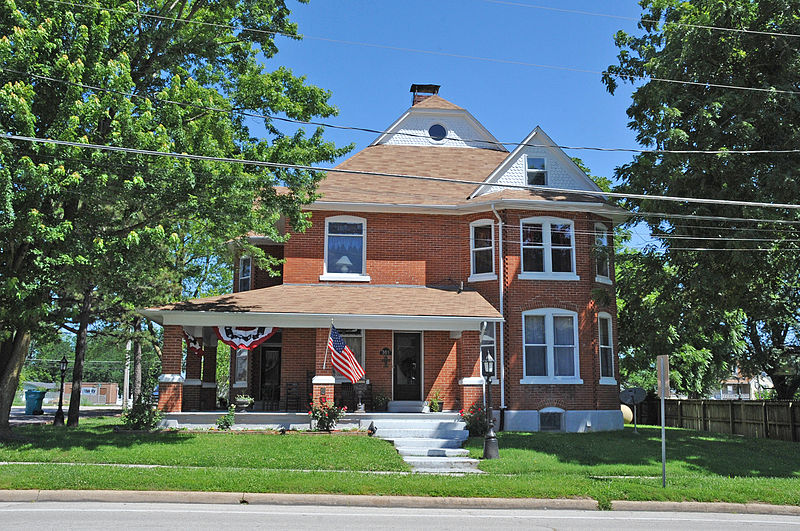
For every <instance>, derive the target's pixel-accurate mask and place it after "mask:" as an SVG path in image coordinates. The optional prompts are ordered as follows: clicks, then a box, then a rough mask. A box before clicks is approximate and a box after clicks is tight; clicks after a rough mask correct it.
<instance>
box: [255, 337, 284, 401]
mask: <svg viewBox="0 0 800 531" xmlns="http://www.w3.org/2000/svg"><path fill="white" fill-rule="evenodd" d="M259 391H260V393H259V395H260V396H259V400H263V401H264V409H265V410H267V411H277V410H278V409H280V401H281V348H280V347H271V346H263V347H261V389H260V390H259Z"/></svg>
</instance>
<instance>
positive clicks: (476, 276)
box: [467, 219, 497, 282]
mask: <svg viewBox="0 0 800 531" xmlns="http://www.w3.org/2000/svg"><path fill="white" fill-rule="evenodd" d="M487 225H488V226H489V227H490V229H491V232H492V270H491V272H489V273H475V251H476V249H475V232H474V229H475V227H485V226H487ZM480 249H481V250H485V249H486V248H485V247H481V248H480ZM494 249H495V243H494V221H493V220H491V219H478V220H475V221H473V222H472V223H470V224H469V271H470V275H469V278H468V279H467V282H482V281H485V280H497V273H495V268H494V261H495V251H494Z"/></svg>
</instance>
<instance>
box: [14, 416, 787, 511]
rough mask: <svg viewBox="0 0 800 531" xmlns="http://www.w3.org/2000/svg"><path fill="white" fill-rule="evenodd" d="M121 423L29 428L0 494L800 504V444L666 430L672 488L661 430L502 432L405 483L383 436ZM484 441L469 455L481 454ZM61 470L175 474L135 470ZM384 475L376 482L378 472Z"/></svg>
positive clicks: (84, 422)
mask: <svg viewBox="0 0 800 531" xmlns="http://www.w3.org/2000/svg"><path fill="white" fill-rule="evenodd" d="M118 422H119V421H118V419H87V420H82V421H81V426H80V427H79V428H78V429H75V430H73V429H63V428H59V429H56V428H54V427H52V426H28V427H25V428H19V429H17V430H16V432H17V433H18V434H20V435H23V436H24V437H27V438H28V441H27V442H25V441H23V442H10V443H0V461H11V462H36V463H41V464H35V465H22V464H6V465H2V466H0V489H119V490H198V491H227V492H289V493H340V494H375V495H418V496H463V497H479V496H480V497H484V496H485V497H538V498H560V497H582V498H593V499H596V500H598V502H599V503H600V506H601V507H605V508H607V507H609V505H610V502H611V501H612V500H673V501H682V500H695V501H725V502H739V503H744V502H764V503H774V504H789V505H800V451H798V450H800V446H798V444H797V443H787V442H780V441H770V440H763V439H745V438H740V437H726V436H724V435H718V434H710V433H705V432H695V431H689V430H680V429H669V430H668V431H667V488H666V489H663V488H662V487H661V443H660V430H659V429H658V428H654V427H640V428H639V431H640V434H639V435H636V434H634V433H633V430H632V429H631V428H626V429H625V430H624V431H622V432H604V433H586V434H553V433H531V434H522V433H507V432H506V433H500V434H499V440H500V456H501V458H500V459H498V460H494V461H485V462H483V463H481V469H483V470H484V471H485V472H486V474H481V475H473V476H464V477H451V476H432V475H425V474H411V475H408V474H402V473H401V472H403V471H407V470H408V467H407V465H406V464H405V463H403V461H402V460H401V459H400V457H399V456H398V455H397V453H396V452H395V451H394V449H393V448H392V446H391V445H390V444H389V443H388V442H386V441H382V440H379V439H374V438H369V437H363V436H336V435H333V436H331V435H327V434H323V435H292V434H287V435H268V434H240V433H188V432H180V431H178V432H165V433H157V434H130V433H124V432H119V433H117V432H114V431H113V426H114V425H115V424H117V423H118ZM482 443H483V441H482V439H474V438H473V439H470V440H469V441H468V442H467V448H469V449H470V452H471V453H472V455H473V456H474V457H479V456H480V455H481V450H482ZM57 463H107V464H108V463H122V464H142V465H169V466H170V468H129V467H113V466H104V465H100V466H96V465H80V464H78V465H66V464H57ZM373 472H378V473H373Z"/></svg>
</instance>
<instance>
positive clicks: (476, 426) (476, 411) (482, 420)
mask: <svg viewBox="0 0 800 531" xmlns="http://www.w3.org/2000/svg"><path fill="white" fill-rule="evenodd" d="M458 413H459V414H460V415H461V419H462V420H463V421H464V422H465V423H466V424H467V429H468V430H469V434H470V436H471V437H483V436H484V435H486V431H487V430H488V427H487V426H486V420H487V418H488V417H487V416H486V409H485V408H484V407H483V406H481V405H478V403H477V402H475V403H473V404H472V405H471V406H469V408H468V409H466V410H464V409H462V410H461V411H459V412H458Z"/></svg>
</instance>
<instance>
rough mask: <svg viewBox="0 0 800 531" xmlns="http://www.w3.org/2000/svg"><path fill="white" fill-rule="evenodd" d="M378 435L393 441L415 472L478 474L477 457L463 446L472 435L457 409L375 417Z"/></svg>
mask: <svg viewBox="0 0 800 531" xmlns="http://www.w3.org/2000/svg"><path fill="white" fill-rule="evenodd" d="M372 422H374V423H375V427H376V428H377V431H376V433H375V436H376V437H379V438H381V439H385V440H388V441H391V442H392V443H393V444H394V446H395V448H396V449H397V452H398V453H399V454H400V455H401V456H402V457H403V460H404V461H405V462H407V463H408V464H409V465H411V468H412V469H413V471H414V472H421V473H432V474H435V473H438V474H475V473H480V472H481V471H480V470H478V468H477V465H478V460H477V459H470V458H469V457H467V456H468V455H469V452H468V451H467V450H465V449H463V448H461V446H462V445H463V443H464V441H465V440H466V439H467V437H468V436H469V433H468V432H467V430H466V429H465V424H464V423H463V422H461V419H460V417H459V416H458V415H457V414H455V413H445V414H442V413H439V414H430V416H429V415H420V414H416V415H413V416H412V415H407V416H403V417H398V416H393V417H391V418H375V419H373V420H372Z"/></svg>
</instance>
